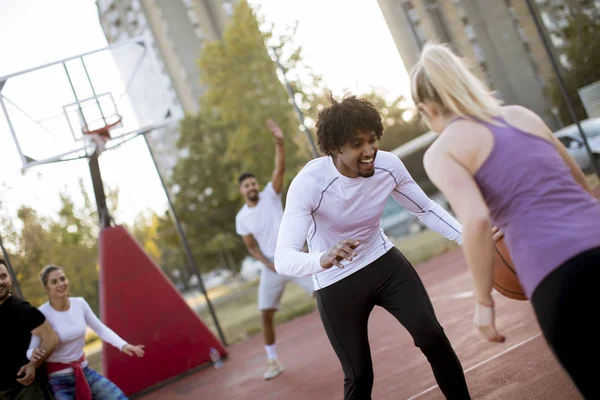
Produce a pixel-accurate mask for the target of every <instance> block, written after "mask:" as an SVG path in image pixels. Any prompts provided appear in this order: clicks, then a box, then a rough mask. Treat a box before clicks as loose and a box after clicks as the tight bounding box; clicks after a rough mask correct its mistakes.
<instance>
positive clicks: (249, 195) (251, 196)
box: [246, 190, 259, 202]
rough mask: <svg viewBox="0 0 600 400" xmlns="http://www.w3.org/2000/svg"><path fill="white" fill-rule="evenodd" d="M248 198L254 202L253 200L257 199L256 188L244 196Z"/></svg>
mask: <svg viewBox="0 0 600 400" xmlns="http://www.w3.org/2000/svg"><path fill="white" fill-rule="evenodd" d="M246 197H247V198H248V200H250V201H252V202H254V201H258V197H259V196H258V191H257V190H253V191H251V192H249V193H248V195H247V196H246Z"/></svg>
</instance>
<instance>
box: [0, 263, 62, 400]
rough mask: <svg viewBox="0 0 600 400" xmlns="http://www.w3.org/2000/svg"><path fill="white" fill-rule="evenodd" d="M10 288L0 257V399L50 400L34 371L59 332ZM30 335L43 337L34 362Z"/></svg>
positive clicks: (50, 349) (4, 266) (52, 345)
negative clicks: (31, 359) (29, 355)
mask: <svg viewBox="0 0 600 400" xmlns="http://www.w3.org/2000/svg"><path fill="white" fill-rule="evenodd" d="M11 289H12V280H11V277H10V275H9V273H8V269H7V267H6V264H5V263H4V260H2V259H0V326H1V327H2V328H0V346H1V347H0V349H1V350H0V359H1V360H2V361H1V362H0V400H41V399H52V397H51V394H49V393H50V392H49V390H48V387H47V383H46V384H44V383H45V382H44V381H43V380H41V379H36V374H35V371H36V369H37V368H38V367H40V366H41V365H43V364H44V362H45V361H46V359H47V358H48V357H49V356H50V354H52V352H53V351H54V349H55V348H56V346H57V345H58V342H59V339H58V335H57V334H56V332H55V331H54V329H52V326H51V325H50V323H49V322H48V321H46V317H44V314H42V313H41V312H40V311H39V310H38V309H37V308H35V307H33V306H32V305H31V304H29V303H28V302H26V301H24V300H21V299H19V298H18V297H15V296H13V295H12V293H11ZM32 334H34V335H36V336H39V337H40V338H41V340H42V342H41V345H40V348H41V350H40V352H39V355H40V356H41V358H40V359H39V360H37V361H35V362H33V361H31V362H30V361H29V360H28V359H27V349H28V348H29V342H30V340H31V335H32ZM40 375H44V374H40ZM40 378H41V377H40Z"/></svg>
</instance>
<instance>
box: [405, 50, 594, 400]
mask: <svg viewBox="0 0 600 400" xmlns="http://www.w3.org/2000/svg"><path fill="white" fill-rule="evenodd" d="M411 85H412V97H413V100H414V102H415V104H416V105H417V107H418V109H419V112H420V114H421V115H422V117H423V118H424V120H425V122H426V123H427V125H428V126H429V127H430V128H431V130H432V131H434V132H436V133H438V134H440V136H439V138H438V139H437V140H436V141H435V142H434V144H433V145H432V146H431V147H430V148H429V149H428V151H427V153H426V154H425V158H424V163H425V169H426V171H427V174H428V175H429V177H430V179H431V180H432V182H433V183H434V184H435V185H436V186H437V187H438V188H439V189H440V190H441V191H442V192H443V193H444V195H445V196H446V197H447V198H448V201H449V202H450V204H451V206H452V208H453V209H454V211H455V212H456V214H457V217H458V219H459V220H460V221H461V223H462V224H463V248H464V253H465V256H466V260H467V263H468V265H469V267H470V270H471V273H472V276H473V281H474V285H475V296H476V304H475V318H474V322H475V324H476V326H478V327H479V329H480V331H481V333H482V334H483V335H484V336H485V337H486V338H487V339H488V340H490V341H502V340H503V339H504V338H503V336H502V335H501V334H500V333H499V332H498V330H497V329H496V326H495V322H494V320H495V314H494V300H493V299H492V295H491V290H492V278H493V264H492V263H493V257H494V246H493V241H492V235H491V233H490V227H491V224H492V223H493V224H494V225H497V226H498V227H499V228H500V229H501V230H502V231H503V232H504V235H505V240H506V244H507V246H508V249H509V251H510V253H511V256H512V258H513V261H514V263H515V266H516V268H517V274H518V276H519V280H520V281H521V284H522V285H523V287H524V289H525V291H526V293H527V296H528V298H529V299H531V303H532V305H533V308H534V310H535V314H536V316H537V320H538V322H539V324H540V326H541V329H542V332H543V334H544V337H545V338H546V341H547V342H548V344H549V345H550V348H551V349H552V350H553V352H554V354H555V355H556V357H557V358H558V360H559V361H560V363H561V364H562V365H563V367H564V368H565V369H566V370H567V372H568V373H569V374H570V376H571V378H572V379H573V381H574V382H575V385H576V386H577V387H578V388H579V390H580V391H581V393H582V394H583V395H584V396H585V398H598V396H599V395H600V390H599V389H598V388H597V384H596V369H594V368H590V367H588V364H589V363H592V365H593V363H595V362H596V361H597V359H598V357H600V344H599V343H598V340H597V333H596V331H595V330H594V329H593V324H594V323H595V318H594V317H593V316H594V315H595V314H597V313H598V309H599V308H600V300H599V298H598V297H597V295H596V293H595V292H596V291H597V289H596V283H597V282H598V281H599V279H600V204H598V202H597V201H596V200H595V199H594V197H593V196H592V194H591V189H590V186H589V184H588V182H587V180H586V177H585V176H584V174H583V173H582V171H581V170H580V168H579V167H578V166H577V164H576V163H575V161H574V160H573V159H572V158H571V157H570V156H569V154H568V153H567V151H566V149H565V148H564V147H563V146H562V145H561V143H560V142H559V141H558V140H557V139H556V138H555V137H554V135H553V134H552V132H551V131H550V129H549V128H548V127H547V126H546V124H545V123H544V122H543V121H542V119H541V118H540V117H539V116H538V115H536V114H535V113H534V112H532V111H530V110H528V109H526V108H524V107H520V106H501V105H500V102H499V101H498V100H497V99H496V98H495V97H494V96H493V94H492V93H491V92H490V90H489V89H488V88H487V87H486V86H485V85H484V84H483V83H482V82H481V81H480V80H479V79H477V78H476V77H475V76H474V75H473V74H472V73H471V72H470V71H469V69H468V68H467V67H466V66H465V64H464V62H463V61H462V60H461V59H460V58H459V57H457V56H456V55H455V54H454V53H453V52H452V51H451V50H450V49H449V48H447V47H446V46H444V45H435V44H428V45H427V46H425V48H424V49H423V52H422V54H421V58H420V61H419V62H418V63H417V65H416V66H415V67H414V69H413V71H412V73H411Z"/></svg>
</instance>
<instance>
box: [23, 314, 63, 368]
mask: <svg viewBox="0 0 600 400" xmlns="http://www.w3.org/2000/svg"><path fill="white" fill-rule="evenodd" d="M31 334H32V335H33V336H32V337H31V339H32V343H33V341H34V339H36V338H39V339H37V340H39V341H41V343H40V344H39V345H37V346H35V347H36V348H40V349H42V350H43V355H42V356H41V357H40V358H39V359H38V360H37V361H32V363H33V364H34V365H35V367H36V368H38V367H40V366H41V365H43V364H44V362H46V360H47V359H48V357H50V355H51V354H52V352H53V351H54V350H55V349H56V346H58V344H59V343H60V340H59V339H58V335H57V334H56V332H55V331H54V329H53V328H52V325H50V322H48V320H46V321H44V323H43V324H41V325H40V326H38V327H37V328H35V329H34V330H32V331H31ZM29 347H30V348H31V347H32V346H31V345H30V346H29Z"/></svg>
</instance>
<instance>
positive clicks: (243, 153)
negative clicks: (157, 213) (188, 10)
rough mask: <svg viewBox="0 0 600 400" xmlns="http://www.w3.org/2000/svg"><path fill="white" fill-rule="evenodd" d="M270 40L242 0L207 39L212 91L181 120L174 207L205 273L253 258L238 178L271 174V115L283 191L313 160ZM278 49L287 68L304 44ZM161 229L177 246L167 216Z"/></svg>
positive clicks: (205, 73) (202, 63) (204, 64)
mask: <svg viewBox="0 0 600 400" xmlns="http://www.w3.org/2000/svg"><path fill="white" fill-rule="evenodd" d="M269 41H272V36H271V35H270V34H269V33H263V32H261V31H260V29H259V23H258V21H257V19H256V16H255V15H254V12H253V10H252V8H251V7H250V6H249V5H248V4H247V2H246V1H240V2H238V4H237V5H236V7H235V10H234V13H233V15H232V17H231V22H230V24H229V25H228V27H227V29H226V31H225V32H224V37H223V40H222V41H216V42H212V43H207V44H206V46H205V47H204V49H203V51H202V54H201V56H200V58H199V60H198V65H199V67H200V79H201V81H202V83H203V84H204V85H205V86H206V91H205V93H204V95H203V97H202V98H201V99H200V104H201V107H200V108H201V111H200V113H199V114H198V115H188V116H186V117H185V118H184V120H183V121H182V122H181V125H180V139H179V143H178V147H179V148H180V150H182V151H183V152H184V154H187V156H185V157H183V158H181V159H180V160H179V161H178V163H177V165H176V167H175V169H174V172H173V176H172V182H171V186H172V192H173V193H174V203H175V210H176V213H177V215H178V216H179V218H180V220H181V222H182V224H183V225H184V229H185V232H186V234H187V236H188V240H189V243H190V247H191V248H192V251H193V254H194V259H195V260H196V262H197V263H198V264H199V266H200V269H201V271H202V272H207V271H209V270H211V269H214V268H217V267H221V268H229V269H232V270H235V269H237V268H239V265H240V261H241V260H242V259H243V258H244V257H245V256H247V250H246V248H245V246H244V245H243V242H242V241H241V239H240V237H239V236H238V235H237V234H236V232H235V215H236V214H237V212H238V211H239V209H240V207H241V206H242V204H243V203H242V201H241V199H240V195H239V189H238V183H237V177H238V176H239V174H240V173H242V172H252V173H254V174H255V175H256V176H257V179H258V181H259V183H260V184H261V185H262V186H264V185H265V184H266V183H267V182H268V181H269V180H270V179H271V175H272V173H273V169H274V166H275V140H274V139H273V136H272V134H271V132H269V131H268V129H267V128H266V126H265V124H266V121H267V120H268V119H273V120H274V121H276V122H277V124H278V125H279V126H280V127H281V129H282V130H283V132H284V136H285V138H284V147H285V152H286V176H285V178H286V179H285V187H284V191H285V189H286V188H287V185H288V184H289V182H290V181H291V179H292V178H293V177H294V176H295V175H296V173H297V172H298V171H299V169H300V168H301V167H302V166H303V165H304V164H305V163H306V162H307V161H308V160H309V159H310V153H309V151H308V147H307V144H306V137H305V136H304V134H303V133H302V132H301V131H300V130H299V129H298V126H299V123H298V119H297V117H296V115H295V114H294V110H293V107H292V105H291V104H290V102H289V99H288V94H287V92H286V89H285V88H284V87H283V85H282V84H281V82H280V81H279V78H278V75H277V70H276V66H275V64H274V62H273V60H272V59H271V56H270V55H269V52H268V50H267V47H266V45H265V43H266V42H269ZM280 42H285V40H280ZM279 50H280V51H284V50H285V51H284V52H285V54H287V55H288V56H286V57H284V59H283V60H282V62H283V63H285V65H287V66H288V68H292V67H293V66H294V65H296V64H298V63H299V62H300V56H299V54H300V51H299V50H298V49H287V48H285V49H284V48H283V47H282V46H280V47H279ZM294 85H295V87H297V88H298V87H301V85H299V84H298V83H296V82H295V83H294ZM284 198H285V193H284ZM162 229H163V232H164V233H165V235H168V238H165V239H166V240H167V241H168V243H171V244H172V245H174V246H175V245H176V243H177V242H178V241H177V239H176V235H175V232H174V231H172V230H170V228H169V227H168V223H166V222H165V223H164V224H163V225H162ZM159 231H160V229H159Z"/></svg>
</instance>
